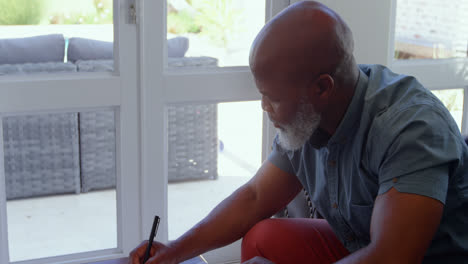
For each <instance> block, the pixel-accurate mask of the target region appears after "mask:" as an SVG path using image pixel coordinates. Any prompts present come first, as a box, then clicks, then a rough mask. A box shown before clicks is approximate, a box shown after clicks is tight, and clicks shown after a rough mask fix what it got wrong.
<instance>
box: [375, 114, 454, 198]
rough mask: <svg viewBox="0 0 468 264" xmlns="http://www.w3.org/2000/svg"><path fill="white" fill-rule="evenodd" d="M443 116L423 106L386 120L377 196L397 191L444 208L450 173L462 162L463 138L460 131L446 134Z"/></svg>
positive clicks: (382, 137) (381, 146)
mask: <svg viewBox="0 0 468 264" xmlns="http://www.w3.org/2000/svg"><path fill="white" fill-rule="evenodd" d="M444 115H445V113H441V112H437V111H433V110H431V109H429V108H427V107H424V106H423V107H419V109H417V110H414V109H407V110H405V111H403V112H400V113H397V114H395V115H393V117H392V118H390V119H387V121H386V122H387V123H386V124H387V125H386V126H382V128H386V129H385V130H384V131H381V133H380V135H381V137H380V139H379V140H380V142H379V144H377V145H378V146H379V147H380V148H381V149H380V151H378V153H380V154H379V155H378V156H380V157H379V158H378V159H379V160H380V162H379V164H380V166H379V168H378V178H379V179H378V180H379V191H378V194H383V193H385V192H387V191H388V190H389V189H390V188H392V187H394V188H395V189H397V190H398V191H400V192H405V193H413V194H419V195H424V196H428V197H431V198H434V199H436V200H439V201H440V202H442V203H444V204H445V200H446V196H447V191H448V183H449V179H450V176H449V175H450V171H451V169H452V168H453V167H454V166H456V164H457V163H458V162H459V157H460V151H461V150H460V142H459V141H460V138H461V137H460V135H459V133H458V135H457V131H450V132H447V126H448V124H447V122H446V120H444V118H446V117H445V116H444ZM383 142H385V143H383Z"/></svg>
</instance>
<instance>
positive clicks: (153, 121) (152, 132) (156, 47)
mask: <svg viewBox="0 0 468 264" xmlns="http://www.w3.org/2000/svg"><path fill="white" fill-rule="evenodd" d="M289 2H290V1H289V0H266V7H265V8H266V17H267V18H266V19H267V20H268V19H269V18H270V17H272V16H273V15H274V14H276V13H277V12H279V11H280V10H282V9H283V8H285V7H287V6H288V5H289ZM165 3H166V1H152V0H146V1H143V2H142V6H141V11H142V16H141V24H140V34H141V35H140V36H141V42H140V51H141V53H140V60H141V71H140V79H141V87H142V88H141V89H142V92H141V113H142V117H141V120H142V124H141V126H142V153H143V156H142V182H141V184H142V185H141V190H142V191H141V196H140V197H141V198H140V199H141V208H142V212H141V213H142V214H141V215H142V229H141V230H140V236H141V237H142V238H146V236H147V234H148V233H149V230H150V228H151V224H152V220H153V217H154V215H156V214H157V215H159V216H160V217H161V223H160V226H159V231H158V234H157V239H158V240H159V241H163V242H167V241H168V224H167V219H168V208H167V206H168V195H167V182H168V181H167V179H168V176H167V163H168V161H167V156H166V155H165V154H166V153H167V149H168V146H167V138H168V137H167V132H166V128H167V126H166V124H167V120H166V113H165V106H166V105H167V104H172V103H188V102H190V103H207V102H216V103H217V102H232V101H244V100H260V99H261V97H260V94H259V93H258V92H257V89H256V88H255V84H254V81H253V77H252V75H251V72H250V70H249V68H248V67H225V68H219V69H216V70H212V71H204V72H199V71H171V70H168V69H165V67H164V65H165V61H166V57H167V56H166V47H165V45H166V8H165ZM194 87H196V88H194ZM264 127H265V126H264ZM264 131H267V129H265V130H264ZM265 133H266V132H264V134H265ZM263 144H264V146H265V144H268V140H265V139H264V142H263ZM263 149H267V148H266V147H263ZM264 156H265V155H263V157H264ZM206 256H208V258H209V260H210V261H211V262H215V263H227V262H230V261H239V257H240V243H239V242H236V243H234V244H232V245H230V246H227V247H225V248H223V249H220V250H215V251H213V252H211V253H207V254H206Z"/></svg>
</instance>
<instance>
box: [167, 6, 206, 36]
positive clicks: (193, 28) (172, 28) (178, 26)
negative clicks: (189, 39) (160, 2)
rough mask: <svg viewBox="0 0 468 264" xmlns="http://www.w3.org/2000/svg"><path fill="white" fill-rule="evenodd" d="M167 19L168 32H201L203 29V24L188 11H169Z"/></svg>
mask: <svg viewBox="0 0 468 264" xmlns="http://www.w3.org/2000/svg"><path fill="white" fill-rule="evenodd" d="M167 21H168V23H167V32H170V33H173V34H177V35H179V34H183V33H199V32H200V31H201V26H200V25H198V24H197V23H195V21H194V19H193V18H192V16H191V15H190V14H189V13H188V12H187V11H180V12H169V13H168V14H167Z"/></svg>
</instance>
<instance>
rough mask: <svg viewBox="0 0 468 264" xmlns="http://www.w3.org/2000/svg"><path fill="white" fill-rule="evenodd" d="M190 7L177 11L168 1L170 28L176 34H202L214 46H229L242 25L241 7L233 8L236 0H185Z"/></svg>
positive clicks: (169, 30)
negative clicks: (188, 9) (189, 8)
mask: <svg viewBox="0 0 468 264" xmlns="http://www.w3.org/2000/svg"><path fill="white" fill-rule="evenodd" d="M185 1H186V3H187V4H188V5H189V6H190V7H191V10H190V12H189V11H187V10H176V9H175V8H174V7H173V6H172V5H171V1H169V4H168V15H167V17H168V19H167V31H168V32H170V33H173V34H184V33H199V34H200V35H203V36H206V37H208V38H209V39H211V40H212V41H213V43H214V44H215V45H218V46H222V47H227V44H228V43H229V40H230V38H234V37H235V34H236V33H237V32H239V31H240V29H241V28H242V25H241V21H242V19H243V12H242V10H238V9H235V8H234V2H235V1H234V0H185Z"/></svg>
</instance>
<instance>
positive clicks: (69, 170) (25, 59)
mask: <svg viewBox="0 0 468 264" xmlns="http://www.w3.org/2000/svg"><path fill="white" fill-rule="evenodd" d="M112 48H113V45H112V43H110V42H102V41H96V40H90V39H82V38H71V39H68V40H66V39H65V38H64V37H63V36H62V35H60V34H56V35H47V36H38V37H31V38H24V39H0V76H1V75H13V74H30V73H44V72H48V73H50V72H52V73H61V72H97V71H100V72H102V71H112V70H113V59H112V57H113V55H112ZM187 48H188V40H186V39H183V38H176V39H173V40H168V49H169V55H170V56H171V57H169V58H168V63H169V66H170V67H216V66H217V60H216V59H215V58H210V57H184V54H185V51H186V50H187ZM65 51H66V52H65ZM65 54H66V57H67V59H66V60H65V58H64V55H65ZM65 61H66V62H65ZM168 114H169V118H168V120H169V127H168V129H169V181H180V180H189V179H216V178H217V168H216V165H217V141H218V140H217V133H216V118H217V117H216V105H215V104H210V105H189V106H186V105H185V106H169V107H168ZM2 122H3V135H4V161H5V162H4V164H5V166H4V167H5V178H6V195H7V199H18V198H27V197H35V196H42V195H52V194H61V193H79V192H88V191H91V190H98V189H106V188H114V187H115V182H116V180H115V179H116V178H115V175H116V150H115V145H116V134H115V116H114V111H113V110H111V109H105V110H99V111H91V112H89V111H85V112H79V113H39V114H34V115H15V116H5V117H3V119H2ZM187 128H189V129H190V130H192V132H193V133H194V134H196V139H195V140H194V139H193V138H190V136H188V134H187V133H183V132H184V131H185V132H186V131H187ZM188 138H190V139H188Z"/></svg>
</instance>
